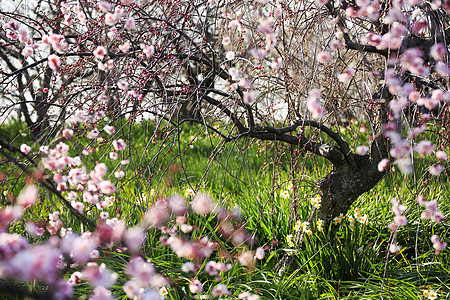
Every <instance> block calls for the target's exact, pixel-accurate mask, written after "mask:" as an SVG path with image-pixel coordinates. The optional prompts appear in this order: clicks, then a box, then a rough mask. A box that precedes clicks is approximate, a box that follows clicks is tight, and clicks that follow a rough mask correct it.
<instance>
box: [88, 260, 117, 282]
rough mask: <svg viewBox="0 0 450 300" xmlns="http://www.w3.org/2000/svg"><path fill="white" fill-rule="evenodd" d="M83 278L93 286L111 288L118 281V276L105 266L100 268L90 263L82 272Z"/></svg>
mask: <svg viewBox="0 0 450 300" xmlns="http://www.w3.org/2000/svg"><path fill="white" fill-rule="evenodd" d="M81 273H82V274H83V278H84V279H86V280H87V281H88V282H89V283H90V284H91V285H92V286H94V287H97V286H103V287H105V288H109V287H111V286H112V285H113V284H114V282H116V280H117V277H118V276H117V274H116V273H113V272H111V271H109V270H108V269H107V268H106V265H105V264H101V265H100V266H98V265H97V264H96V263H88V265H87V267H86V268H85V269H84V270H83V271H82V272H81Z"/></svg>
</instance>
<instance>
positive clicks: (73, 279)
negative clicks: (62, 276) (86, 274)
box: [67, 271, 83, 285]
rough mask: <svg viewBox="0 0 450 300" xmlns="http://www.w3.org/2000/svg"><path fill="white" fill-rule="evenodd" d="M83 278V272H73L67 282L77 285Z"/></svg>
mask: <svg viewBox="0 0 450 300" xmlns="http://www.w3.org/2000/svg"><path fill="white" fill-rule="evenodd" d="M81 279H83V274H82V273H81V272H78V271H77V272H73V273H72V275H70V278H69V279H68V280H67V282H68V283H69V284H70V285H76V284H79V283H80V282H81Z"/></svg>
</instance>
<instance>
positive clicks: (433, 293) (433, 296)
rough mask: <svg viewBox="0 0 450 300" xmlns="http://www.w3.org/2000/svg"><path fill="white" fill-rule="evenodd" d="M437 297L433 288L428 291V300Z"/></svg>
mask: <svg viewBox="0 0 450 300" xmlns="http://www.w3.org/2000/svg"><path fill="white" fill-rule="evenodd" d="M437 297H438V295H437V293H436V291H435V290H430V291H428V299H429V300H434V299H437Z"/></svg>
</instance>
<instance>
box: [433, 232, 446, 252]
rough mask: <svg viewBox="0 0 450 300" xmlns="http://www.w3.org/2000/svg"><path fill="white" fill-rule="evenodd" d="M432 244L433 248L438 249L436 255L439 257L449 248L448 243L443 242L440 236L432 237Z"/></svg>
mask: <svg viewBox="0 0 450 300" xmlns="http://www.w3.org/2000/svg"><path fill="white" fill-rule="evenodd" d="M431 242H432V243H433V248H434V249H436V255H439V254H440V253H441V252H442V251H444V250H445V248H447V243H445V242H442V241H441V240H440V238H439V236H438V235H433V236H432V237H431Z"/></svg>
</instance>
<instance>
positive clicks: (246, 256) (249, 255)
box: [238, 251, 255, 267]
mask: <svg viewBox="0 0 450 300" xmlns="http://www.w3.org/2000/svg"><path fill="white" fill-rule="evenodd" d="M254 258H255V255H254V253H253V251H245V252H243V253H242V254H241V255H239V257H238V261H239V263H240V264H241V265H243V266H246V267H250V266H252V265H253V263H254V260H255V259H254Z"/></svg>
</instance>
